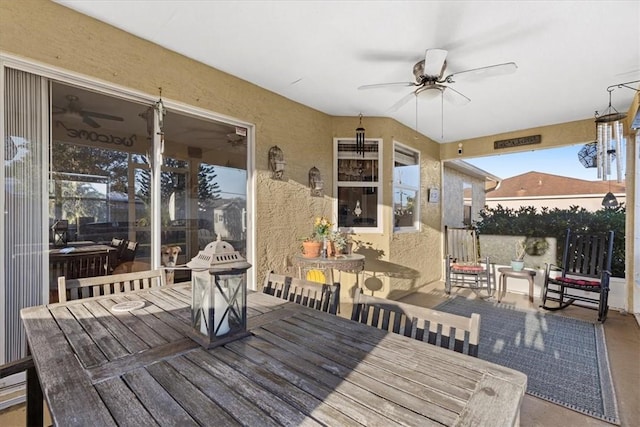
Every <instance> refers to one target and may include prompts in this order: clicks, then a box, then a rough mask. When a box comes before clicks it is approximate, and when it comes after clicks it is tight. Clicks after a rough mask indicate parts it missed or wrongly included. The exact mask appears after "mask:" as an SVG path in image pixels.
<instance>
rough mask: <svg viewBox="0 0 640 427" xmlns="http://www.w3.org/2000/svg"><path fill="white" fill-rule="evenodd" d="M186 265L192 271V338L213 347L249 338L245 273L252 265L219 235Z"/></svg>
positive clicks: (206, 346)
mask: <svg viewBox="0 0 640 427" xmlns="http://www.w3.org/2000/svg"><path fill="white" fill-rule="evenodd" d="M187 266H188V267H189V268H191V269H192V279H191V326H192V327H193V329H194V332H195V333H194V334H193V336H192V338H193V339H194V340H195V341H197V342H198V343H200V345H202V346H203V347H205V348H213V347H216V346H219V345H222V344H225V343H227V342H230V341H233V340H236V339H239V338H242V337H245V336H247V335H249V333H248V332H247V282H246V272H247V270H248V269H249V268H251V264H249V263H248V262H247V261H246V260H245V259H244V258H243V257H242V256H241V255H240V253H239V252H237V251H235V250H234V249H233V246H231V245H230V244H229V243H227V242H223V241H222V240H221V239H220V236H218V239H217V240H216V241H215V242H211V243H209V244H208V245H207V246H206V247H205V248H204V249H203V250H201V251H200V252H199V253H198V255H197V256H196V257H195V258H193V259H192V260H191V261H190V262H188V263H187Z"/></svg>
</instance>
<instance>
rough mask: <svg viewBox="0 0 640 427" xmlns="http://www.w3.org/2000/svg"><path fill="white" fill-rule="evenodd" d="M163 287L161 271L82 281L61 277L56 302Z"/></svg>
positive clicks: (163, 276) (163, 281) (138, 272)
mask: <svg viewBox="0 0 640 427" xmlns="http://www.w3.org/2000/svg"><path fill="white" fill-rule="evenodd" d="M164 285H165V275H164V271H163V270H148V271H137V272H135V273H123V274H113V275H110V276H99V277H88V278H84V279H66V278H65V277H64V276H62V277H59V278H58V301H59V302H66V301H67V300H75V299H83V298H91V297H97V296H100V295H111V294H120V293H123V292H131V291H137V290H140V289H148V288H155V287H159V286H164Z"/></svg>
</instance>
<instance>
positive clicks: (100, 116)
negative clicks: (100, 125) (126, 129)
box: [82, 111, 124, 122]
mask: <svg viewBox="0 0 640 427" xmlns="http://www.w3.org/2000/svg"><path fill="white" fill-rule="evenodd" d="M82 116H83V117H94V118H96V119H105V120H115V121H117V122H123V121H124V119H123V118H122V117H118V116H112V115H110V114H104V113H94V112H93V111H83V112H82Z"/></svg>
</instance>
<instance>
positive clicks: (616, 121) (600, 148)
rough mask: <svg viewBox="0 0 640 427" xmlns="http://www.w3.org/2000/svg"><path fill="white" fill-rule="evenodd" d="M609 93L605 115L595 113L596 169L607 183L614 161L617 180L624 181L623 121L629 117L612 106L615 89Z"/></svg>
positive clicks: (610, 89) (609, 88) (610, 88)
mask: <svg viewBox="0 0 640 427" xmlns="http://www.w3.org/2000/svg"><path fill="white" fill-rule="evenodd" d="M607 92H609V105H608V106H607V108H606V110H605V111H604V114H599V113H598V112H597V111H596V113H595V117H596V120H595V122H596V129H597V139H596V144H597V151H596V159H597V161H596V167H597V168H598V179H602V180H603V181H606V180H607V179H608V176H609V175H611V174H612V168H613V165H612V163H613V160H615V170H616V180H617V182H621V181H622V178H621V177H622V144H623V143H624V142H625V138H624V136H623V125H622V122H621V120H623V119H624V118H625V117H627V115H626V114H624V113H619V112H618V111H617V110H616V109H615V108H613V106H612V105H611V92H613V88H612V87H611V86H610V87H608V88H607Z"/></svg>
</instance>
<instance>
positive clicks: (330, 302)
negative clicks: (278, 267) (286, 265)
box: [262, 272, 340, 314]
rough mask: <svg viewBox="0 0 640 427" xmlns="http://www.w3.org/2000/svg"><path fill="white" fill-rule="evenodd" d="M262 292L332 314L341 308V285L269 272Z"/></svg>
mask: <svg viewBox="0 0 640 427" xmlns="http://www.w3.org/2000/svg"><path fill="white" fill-rule="evenodd" d="M262 292H264V293H266V294H269V295H273V296H276V297H278V298H282V299H285V300H287V301H291V302H295V303H297V304H302V305H304V306H306V307H311V308H314V309H316V310H320V311H324V312H326V313H331V314H336V313H337V312H338V307H339V306H340V284H339V283H334V284H333V285H327V284H321V283H316V282H311V281H308V280H303V279H298V278H295V277H289V276H284V275H282V274H275V273H274V272H269V273H268V274H267V277H266V278H265V281H264V285H263V287H262Z"/></svg>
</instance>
